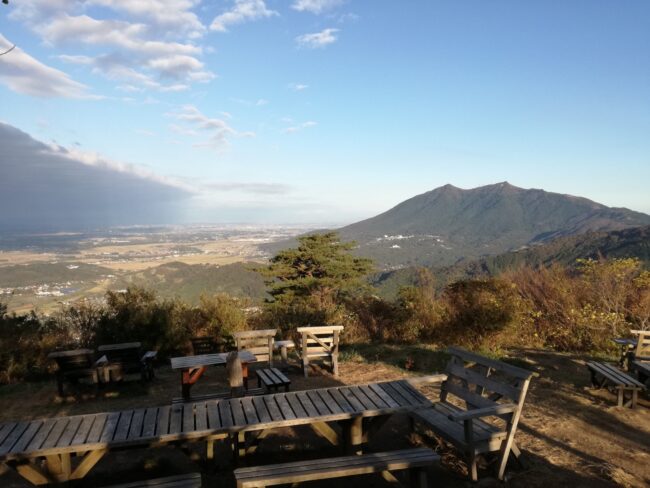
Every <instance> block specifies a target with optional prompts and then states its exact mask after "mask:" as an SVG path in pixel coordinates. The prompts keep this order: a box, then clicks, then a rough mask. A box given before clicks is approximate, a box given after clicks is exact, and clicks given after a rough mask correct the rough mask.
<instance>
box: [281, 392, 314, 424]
mask: <svg viewBox="0 0 650 488" xmlns="http://www.w3.org/2000/svg"><path fill="white" fill-rule="evenodd" d="M283 396H284V398H285V399H286V400H287V402H289V405H291V409H292V410H293V412H294V413H295V414H296V417H297V418H304V417H308V415H307V411H306V410H305V407H303V406H302V403H301V402H300V399H299V398H298V396H297V395H296V393H295V392H293V393H283Z"/></svg>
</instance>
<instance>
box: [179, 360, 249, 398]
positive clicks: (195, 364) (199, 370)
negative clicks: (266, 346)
mask: <svg viewBox="0 0 650 488" xmlns="http://www.w3.org/2000/svg"><path fill="white" fill-rule="evenodd" d="M228 354H229V353H227V352H221V353H216V354H199V355H197V356H181V357H176V358H172V359H171V363H172V369H180V370H181V391H182V395H183V399H184V400H189V399H190V390H191V389H192V386H193V385H194V384H195V383H196V382H197V381H198V380H199V378H200V377H201V376H202V375H203V373H204V372H205V370H206V369H207V368H208V366H213V365H217V366H225V365H226V360H227V359H228ZM237 354H238V355H239V359H240V361H241V365H242V375H243V377H244V384H245V385H246V384H248V363H254V362H256V361H257V358H256V357H255V355H254V354H253V353H251V352H249V351H246V350H243V351H239V352H238V353H237Z"/></svg>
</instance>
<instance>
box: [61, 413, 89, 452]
mask: <svg viewBox="0 0 650 488" xmlns="http://www.w3.org/2000/svg"><path fill="white" fill-rule="evenodd" d="M69 420H70V421H69V422H68V425H66V427H65V429H64V431H63V433H62V434H61V437H59V440H58V441H57V443H56V447H66V446H69V445H70V443H71V442H72V439H73V437H74V435H75V434H76V433H77V429H78V428H79V426H80V425H81V421H82V420H83V418H82V417H81V416H75V417H70V418H69Z"/></svg>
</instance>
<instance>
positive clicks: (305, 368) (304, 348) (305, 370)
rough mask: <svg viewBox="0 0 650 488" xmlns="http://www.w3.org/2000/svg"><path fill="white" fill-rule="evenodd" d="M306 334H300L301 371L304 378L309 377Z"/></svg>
mask: <svg viewBox="0 0 650 488" xmlns="http://www.w3.org/2000/svg"><path fill="white" fill-rule="evenodd" d="M307 348H308V346H307V333H306V332H303V333H302V371H303V374H304V375H305V378H307V377H309V354H308V352H307Z"/></svg>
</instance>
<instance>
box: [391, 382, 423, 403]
mask: <svg viewBox="0 0 650 488" xmlns="http://www.w3.org/2000/svg"><path fill="white" fill-rule="evenodd" d="M397 383H398V384H399V385H400V386H401V387H402V388H403V389H404V390H406V391H408V392H409V393H410V394H411V395H413V396H414V397H415V400H416V402H417V403H430V402H431V400H429V399H428V398H427V397H426V396H424V395H423V394H422V392H421V391H420V390H418V389H417V388H416V387H415V386H413V385H412V384H411V383H409V382H408V381H407V380H398V381H397Z"/></svg>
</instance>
